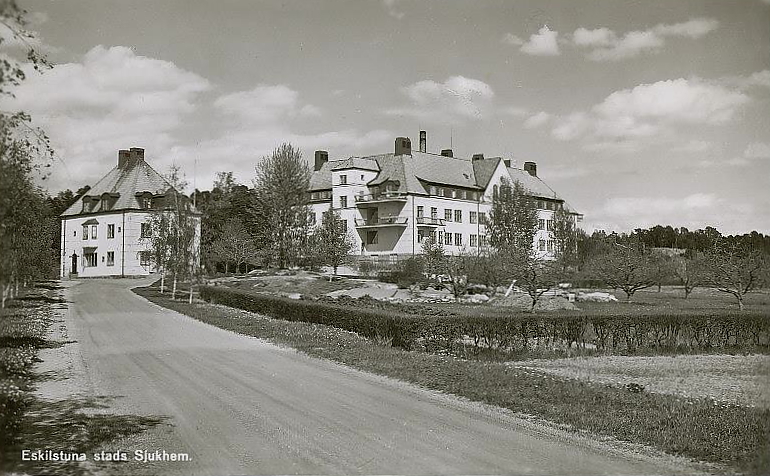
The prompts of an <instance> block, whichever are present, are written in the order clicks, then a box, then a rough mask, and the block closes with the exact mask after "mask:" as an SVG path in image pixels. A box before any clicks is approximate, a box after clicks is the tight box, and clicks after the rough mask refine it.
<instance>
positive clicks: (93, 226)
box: [91, 225, 96, 239]
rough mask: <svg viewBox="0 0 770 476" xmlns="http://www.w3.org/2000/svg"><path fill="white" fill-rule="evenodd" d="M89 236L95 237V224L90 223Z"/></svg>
mask: <svg viewBox="0 0 770 476" xmlns="http://www.w3.org/2000/svg"><path fill="white" fill-rule="evenodd" d="M91 238H93V239H96V225H91Z"/></svg>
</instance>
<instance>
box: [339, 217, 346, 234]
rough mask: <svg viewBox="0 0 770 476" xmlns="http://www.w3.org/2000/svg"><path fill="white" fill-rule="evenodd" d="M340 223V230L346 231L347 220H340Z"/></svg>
mask: <svg viewBox="0 0 770 476" xmlns="http://www.w3.org/2000/svg"><path fill="white" fill-rule="evenodd" d="M340 225H342V231H344V232H345V233H347V232H348V221H347V220H345V219H342V220H340Z"/></svg>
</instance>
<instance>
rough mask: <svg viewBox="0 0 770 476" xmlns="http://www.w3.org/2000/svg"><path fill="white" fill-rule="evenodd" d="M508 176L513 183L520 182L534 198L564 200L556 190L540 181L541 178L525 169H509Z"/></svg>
mask: <svg viewBox="0 0 770 476" xmlns="http://www.w3.org/2000/svg"><path fill="white" fill-rule="evenodd" d="M507 170H508V176H509V177H510V178H511V181H512V182H515V181H517V180H518V181H519V183H521V185H523V186H524V188H525V189H527V190H528V191H529V193H531V194H532V195H533V196H535V197H540V198H550V199H554V200H563V199H562V198H561V197H559V196H558V195H557V194H556V192H554V190H553V189H552V188H551V187H549V186H548V185H547V184H546V183H545V182H543V181H542V180H540V177H535V176H533V175H530V173H529V172H527V171H526V170H523V169H514V168H513V167H507Z"/></svg>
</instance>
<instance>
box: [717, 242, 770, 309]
mask: <svg viewBox="0 0 770 476" xmlns="http://www.w3.org/2000/svg"><path fill="white" fill-rule="evenodd" d="M706 261H707V269H708V271H707V273H706V283H707V284H708V285H709V286H711V287H713V288H714V289H716V290H718V291H721V292H723V293H727V294H732V295H733V296H735V298H736V299H737V300H738V308H739V309H740V310H741V311H742V310H743V307H744V305H743V299H744V297H745V296H746V294H747V293H749V292H751V291H753V290H755V289H758V288H759V287H761V286H762V285H763V284H764V282H765V281H766V278H767V257H766V256H763V255H762V254H760V253H759V252H758V251H755V250H750V249H747V248H746V247H742V246H740V245H735V244H723V243H717V245H716V246H715V247H714V249H713V250H712V251H711V252H709V253H708V255H707V258H706Z"/></svg>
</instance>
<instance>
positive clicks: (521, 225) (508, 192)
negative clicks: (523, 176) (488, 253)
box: [486, 179, 538, 262]
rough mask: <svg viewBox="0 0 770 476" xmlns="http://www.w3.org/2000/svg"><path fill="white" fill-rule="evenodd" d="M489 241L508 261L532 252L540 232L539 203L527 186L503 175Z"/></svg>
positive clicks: (490, 226) (489, 223) (494, 201)
mask: <svg viewBox="0 0 770 476" xmlns="http://www.w3.org/2000/svg"><path fill="white" fill-rule="evenodd" d="M486 227H487V236H488V237H489V244H490V245H492V247H493V248H494V249H495V250H496V251H497V252H498V253H499V254H500V255H501V256H503V257H505V258H506V261H507V262H511V261H515V260H517V259H520V258H521V257H522V256H525V255H529V254H530V253H531V251H532V247H533V245H534V242H535V235H536V234H537V228H538V225H537V206H536V203H535V200H534V199H533V198H532V197H531V196H530V195H529V193H528V192H527V190H526V189H525V188H524V186H523V185H522V184H521V183H520V182H519V181H516V182H514V183H513V185H511V184H510V183H509V182H508V181H507V180H505V179H503V183H502V184H501V186H500V189H499V192H498V193H497V196H496V197H494V199H493V202H492V209H491V210H490V212H489V219H488V220H487V225H486Z"/></svg>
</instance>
